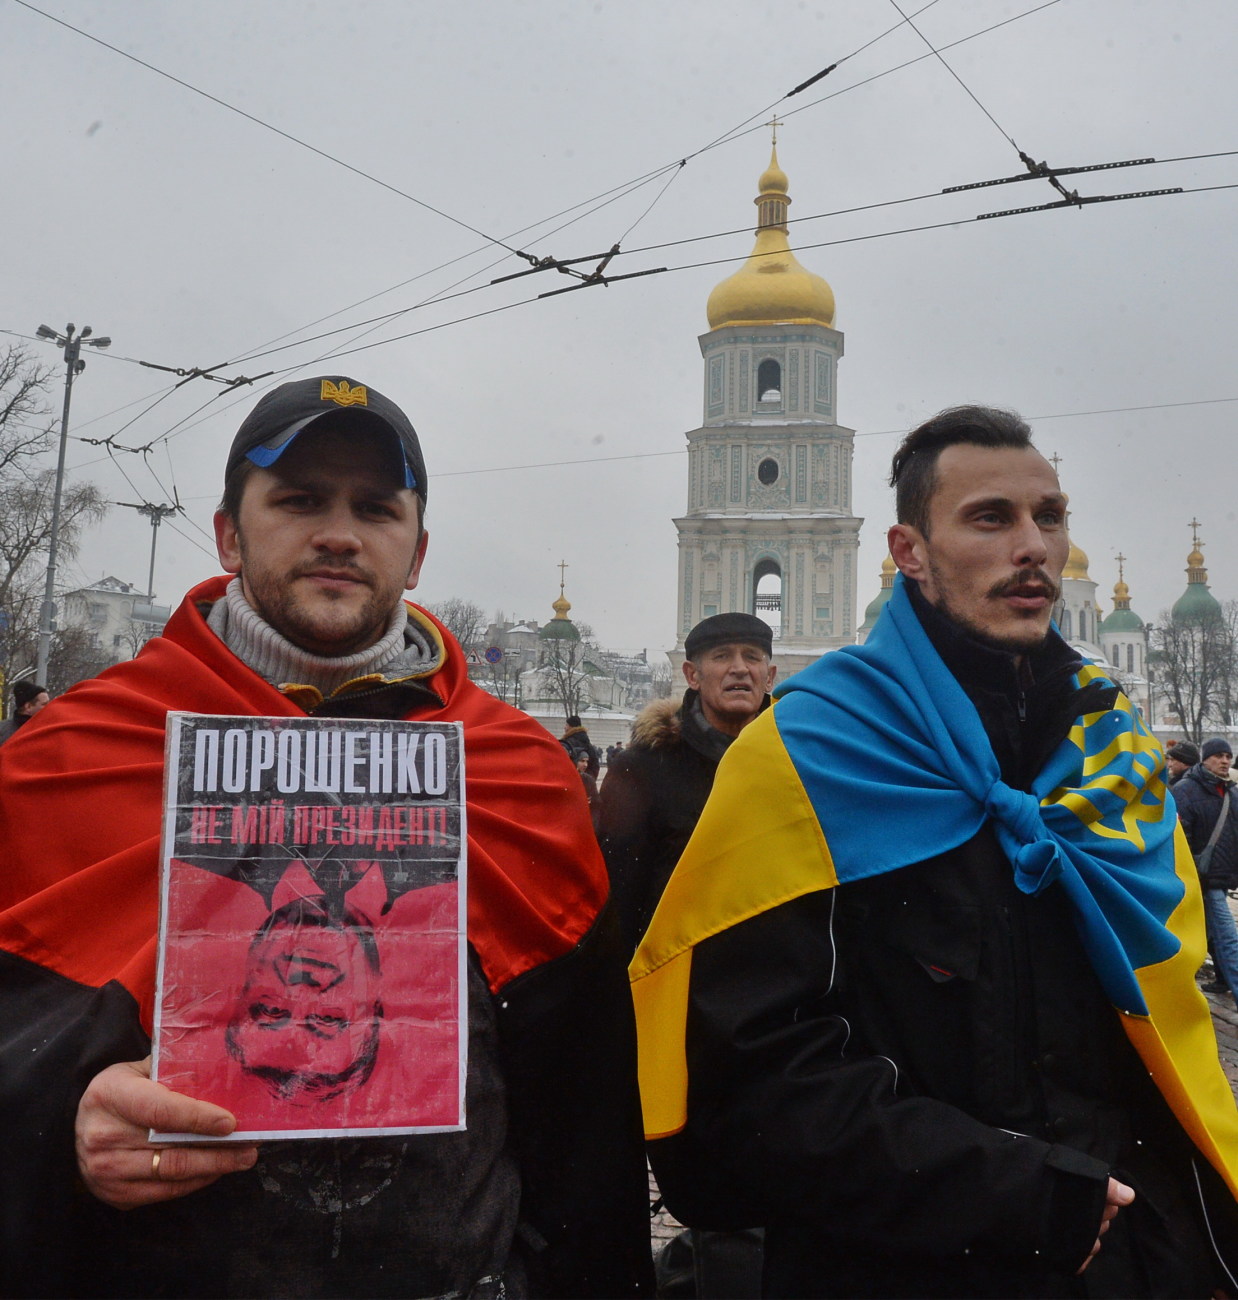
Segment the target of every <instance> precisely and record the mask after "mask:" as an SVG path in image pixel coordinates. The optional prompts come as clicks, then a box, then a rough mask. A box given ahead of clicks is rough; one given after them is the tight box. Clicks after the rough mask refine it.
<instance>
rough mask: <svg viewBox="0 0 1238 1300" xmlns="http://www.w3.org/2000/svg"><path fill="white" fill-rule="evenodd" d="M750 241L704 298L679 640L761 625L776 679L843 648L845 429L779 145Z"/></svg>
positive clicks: (849, 630) (834, 349)
mask: <svg viewBox="0 0 1238 1300" xmlns="http://www.w3.org/2000/svg"><path fill="white" fill-rule="evenodd" d="M758 189H759V193H758V195H757V198H756V205H757V211H758V223H757V229H756V244H755V246H754V248H753V250H752V255H751V256H750V257H749V259H748V261H747V262H746V263H745V264H744V266H742V267H741V268H740V269H739V270H738V271H736V272H735V274H734V275H731V276H729V277H728V278H727V279H725V280H723V281H722V282H721V283H720V284H719V285H717V286H716V287H715V288H714V290H713V292H712V293H711V294H710V295H709V302H708V305H707V309H706V314H707V317H708V320H709V331H708V333H706V334H702V335H701V336H700V339H699V343H700V348H701V355H702V357H703V359H704V363H705V367H704V420H703V423H702V425H701V427H700V428H698V429H693V430H692V431H691V432H690V433H689V434H688V435H687V438H688V509H687V512H686V513H685V514H684V515H683V516H682V518H679V519H676V520H675V527H676V529H678V532H679V600H678V608H677V616H676V623H677V640H676V645H675V650H674V651H673V652H672V654H671V658H672V660H673V662H674V663H675V665H676V666H678V665H679V664H680V663H682V662H683V644H684V638H685V637H686V636H687V634H688V633H689V632H690V631H691V630H692V628H693V627H694V626H695V625H696V624H697V623H699V622H700V621H701V619H703V618H708V617H709V616H710V615H712V614H722V613H728V612H731V611H734V610H741V611H744V612H747V613H750V614H756V615H757V617H759V618H762V619H764V620H765V621H766V622H768V623H769V624H770V625H771V627H772V628H773V631H774V638H775V639H774V656H775V658H776V660H777V662H778V665H779V671H780V674H781V676H782V677H784V678H785V677H786V676H788V675H789V674H791V673H793V672H797V671H798V670H799V669H801V668H803V667H805V666H806V665H807V664H809V663H811V662H812V661H813V660H814V659H816V658H818V657H819V656H820V655H821V653H822V652H823V651H826V650H834V649H838V648H839V647H841V646H844V645H849V644H850V643H852V642H853V641H854V640H855V632H856V626H855V599H856V570H855V560H856V553H857V550H858V547H859V534H860V524H861V520H859V519H857V518H856V517H855V516H854V515H853V514H852V510H851V464H852V455H853V450H854V448H853V440H854V431H853V430H851V429H847V428H844V427H843V426H842V425H840V424H839V423H838V422H837V416H838V362H839V360H840V358H841V357H842V354H843V336H842V333H841V332H840V331H839V330H836V329H835V328H834V293H833V290H832V289H831V288H830V286H829V285H828V284H827V283H826V281H825V280H823V279H822V278H821V276H819V275H814V274H813V273H812V272H810V271H808V270H806V269H805V268H804V267H803V266H801V265H800V263H799V262H798V261H797V260H796V257H795V254H794V253H793V252H792V251H791V246H790V243H789V241H788V235H787V207H788V205H789V204H790V202H791V199H790V196H789V195H788V193H787V177H786V174H785V173H784V172H783V170H782V169H781V167H779V165H778V155H777V150H776V149H775V150H774V152H773V153H772V154H771V157H770V164H769V167H768V168H767V169H766V170H765V172H764V173H763V174H762V176H761V178H760V180H759V182H758Z"/></svg>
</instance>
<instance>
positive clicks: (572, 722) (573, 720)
mask: <svg viewBox="0 0 1238 1300" xmlns="http://www.w3.org/2000/svg"><path fill="white" fill-rule="evenodd" d="M567 725H568V726H569V727H579V726H580V725H581V722H580V718H579V717H578V716H577V715H576V714H575V713H569V714H568V716H567Z"/></svg>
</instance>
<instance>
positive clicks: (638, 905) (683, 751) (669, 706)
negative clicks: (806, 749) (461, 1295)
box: [598, 690, 731, 952]
mask: <svg viewBox="0 0 1238 1300" xmlns="http://www.w3.org/2000/svg"><path fill="white" fill-rule="evenodd" d="M698 701H699V696H698V694H697V692H696V691H694V690H689V691H687V692H685V694H684V697H683V700H682V702H677V701H675V700H654V701H653V703H652V704H649V705H648V706H646V708H645V709H644V710H643V711H642V712H641V714H640V716H639V717H638V718H637V719H636V722H635V723H634V724H633V727H632V743H631V744H630V745H629V746H628V747H627V748H626V749H625V750H624V751H623V752H622V753H621V754H619V755H618V756H617V757H616V758H615V761H614V764H613V765H612V766H611V767H610V769H609V771H608V772H607V775H606V780H605V781H604V782H603V783H602V803H601V813H600V816H599V818H598V838H599V839H600V840H601V843H602V853H603V855H604V856H605V858H606V866H607V868H608V869H609V871H610V887H611V898H612V899H613V901H614V905H615V907H616V909H617V910H618V913H619V924H620V928H621V930H622V932H623V936H624V941H625V942H626V944H627V946H628V949H629V951H631V952H635V951H636V945H637V944H638V943H639V942H640V937H641V935H642V934H644V932H645V930H646V929H647V928H648V925H649V920H650V918H651V917H652V916H653V910H654V908H655V907H657V905H658V899H660V898H661V897H662V891H663V890H664V889H665V888H666V882H667V881H668V880H669V879H670V875H671V872H672V871H673V870H674V869H675V863H676V862H678V861H679V855H680V854H681V853H682V852H683V850H684V845H685V844H687V842H688V839H689V837H690V836H691V834H692V831H693V830H694V828H695V827H696V823H697V821H698V819H699V818H700V815H701V809H702V808H704V807H705V801H706V799H708V798H709V792H710V790H711V789H712V788H713V783H714V773H715V772H716V771H717V770H718V764H719V762H721V760H722V755H723V754H725V753H726V751H727V747H728V746H729V745H730V743H731V737H730V736H727V735H724V734H723V733H722V732H721V731H718V730H717V729H716V728H714V727H711V726H710V725H709V723H708V722H706V721H705V717H704V714H702V712H701V707H700V704H699V702H698Z"/></svg>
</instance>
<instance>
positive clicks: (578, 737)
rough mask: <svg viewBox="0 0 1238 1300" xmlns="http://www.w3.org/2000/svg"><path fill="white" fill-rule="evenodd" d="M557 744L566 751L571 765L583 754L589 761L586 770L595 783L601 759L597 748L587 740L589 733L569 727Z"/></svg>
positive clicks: (600, 767)
mask: <svg viewBox="0 0 1238 1300" xmlns="http://www.w3.org/2000/svg"><path fill="white" fill-rule="evenodd" d="M559 744H560V745H562V746H563V748H564V749H566V750H567V756H568V758H570V759H571V760H572V762H573V763H575V762H576V756H577V755H578V754H584V755H585V757H586V758H588V760H589V766H588V768H587V769H586V770H587V771H588V773H589V775H590V776H591V777H593V779H594V780H595V781H596V780H597V774H598V773H599V772H600V771H601V770H602V759H601V756H600V755H599V754H598V751H597V746H596V745H595V744H594V743H593V742H592V741H591V740H590V739H589V733H588V732H587V731H586V730H585V729H584V727H569V728H568V729H567V730H566V731H565V732H564V733H563V735H561V736H560V737H559Z"/></svg>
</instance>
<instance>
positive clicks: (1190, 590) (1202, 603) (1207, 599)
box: [1171, 582, 1221, 621]
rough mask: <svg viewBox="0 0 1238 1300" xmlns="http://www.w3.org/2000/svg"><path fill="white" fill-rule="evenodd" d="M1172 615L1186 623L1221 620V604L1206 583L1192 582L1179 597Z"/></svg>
mask: <svg viewBox="0 0 1238 1300" xmlns="http://www.w3.org/2000/svg"><path fill="white" fill-rule="evenodd" d="M1171 613H1172V614H1173V616H1174V618H1175V619H1178V620H1185V621H1192V620H1196V619H1207V618H1220V617H1221V602H1220V601H1219V600H1217V598H1216V597H1215V596H1214V595H1213V594H1212V592H1210V591H1209V590H1208V584H1207V583H1206V582H1192V583H1190V584H1188V586H1187V589H1186V590H1185V591H1184V592H1183V593H1182V595H1181V596H1179V597H1178V600H1177V603H1176V604H1175V605H1174V607H1173V609H1172V611H1171Z"/></svg>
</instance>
